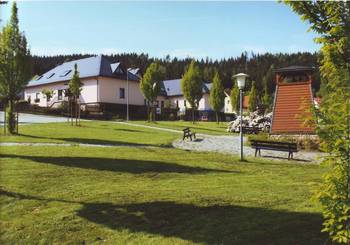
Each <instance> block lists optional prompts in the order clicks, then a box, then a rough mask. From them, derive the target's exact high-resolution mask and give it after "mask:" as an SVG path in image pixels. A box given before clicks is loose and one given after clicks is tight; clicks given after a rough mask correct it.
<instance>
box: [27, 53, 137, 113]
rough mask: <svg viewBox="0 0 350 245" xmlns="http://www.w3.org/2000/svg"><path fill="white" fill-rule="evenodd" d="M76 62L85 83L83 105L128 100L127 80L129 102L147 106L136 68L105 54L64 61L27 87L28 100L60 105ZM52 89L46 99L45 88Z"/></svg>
mask: <svg viewBox="0 0 350 245" xmlns="http://www.w3.org/2000/svg"><path fill="white" fill-rule="evenodd" d="M75 64H77V66H78V72H79V77H80V79H81V82H82V83H83V86H82V91H81V96H80V97H79V100H80V103H81V104H82V105H83V106H84V105H96V106H101V105H104V106H105V105H108V104H114V105H125V104H126V101H127V99H126V98H127V92H128V91H127V80H128V84H129V86H128V88H129V104H130V105H131V106H142V107H143V106H144V97H143V95H142V94H141V91H140V89H139V77H138V76H137V75H136V74H135V73H136V72H137V71H136V70H129V71H128V74H127V72H126V69H125V68H124V67H123V66H122V64H121V63H111V62H110V61H109V60H108V59H107V58H105V57H104V56H102V55H100V56H94V57H89V58H85V59H79V60H74V61H70V62H65V63H63V64H61V65H58V66H56V67H55V68H53V69H52V70H49V71H48V72H46V73H44V74H42V75H40V76H38V77H36V78H35V79H33V80H31V81H30V82H29V83H28V85H27V87H26V88H25V90H24V97H25V100H27V101H30V103H31V104H36V105H38V106H43V107H44V106H49V107H57V106H59V105H60V104H61V103H62V101H65V100H67V96H66V91H67V89H68V82H69V81H70V79H71V78H72V75H73V73H74V65H75ZM44 89H50V90H53V92H54V95H53V97H52V98H51V99H50V100H49V101H47V99H46V98H45V96H44V95H43V93H42V91H43V90H44Z"/></svg>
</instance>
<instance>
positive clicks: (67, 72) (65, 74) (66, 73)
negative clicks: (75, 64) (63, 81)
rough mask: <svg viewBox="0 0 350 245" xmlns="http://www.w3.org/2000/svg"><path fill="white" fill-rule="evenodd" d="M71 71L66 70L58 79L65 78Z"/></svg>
mask: <svg viewBox="0 0 350 245" xmlns="http://www.w3.org/2000/svg"><path fill="white" fill-rule="evenodd" d="M71 71H72V70H67V71H65V72H63V74H62V75H60V77H65V76H67V75H68V74H69V73H71Z"/></svg>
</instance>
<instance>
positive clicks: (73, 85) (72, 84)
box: [68, 64, 83, 126]
mask: <svg viewBox="0 0 350 245" xmlns="http://www.w3.org/2000/svg"><path fill="white" fill-rule="evenodd" d="M68 86H69V92H70V94H71V95H72V96H73V102H74V103H73V104H74V106H75V109H74V117H75V125H76V126H77V125H78V117H80V103H78V99H79V96H80V93H81V90H82V86H83V83H82V82H81V81H80V78H79V72H78V66H77V64H74V73H73V77H72V79H71V80H70V81H69V84H68ZM71 113H73V110H72V109H71ZM71 117H72V119H73V115H71ZM79 123H80V122H79ZM72 124H73V121H72Z"/></svg>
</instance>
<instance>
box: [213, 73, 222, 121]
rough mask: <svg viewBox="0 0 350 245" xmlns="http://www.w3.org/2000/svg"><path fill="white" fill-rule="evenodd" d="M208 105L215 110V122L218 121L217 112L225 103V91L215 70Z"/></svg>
mask: <svg viewBox="0 0 350 245" xmlns="http://www.w3.org/2000/svg"><path fill="white" fill-rule="evenodd" d="M210 105H211V108H212V109H213V111H215V114H216V123H219V112H220V110H221V109H222V108H223V107H224V105H225V93H224V86H223V85H222V81H221V79H220V76H219V73H218V71H215V75H214V78H213V84H212V86H211V90H210Z"/></svg>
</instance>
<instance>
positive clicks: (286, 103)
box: [271, 83, 314, 134]
mask: <svg viewBox="0 0 350 245" xmlns="http://www.w3.org/2000/svg"><path fill="white" fill-rule="evenodd" d="M275 96H276V98H275V104H274V112H273V118H272V127H271V133H277V134H278V133H297V134H298V133H313V132H314V127H308V126H306V125H303V122H304V119H303V116H305V113H306V111H307V108H310V106H311V105H312V103H313V98H312V91H311V84H310V83H289V84H280V85H278V86H277V87H276V95H275ZM306 107H307V108H306Z"/></svg>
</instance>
